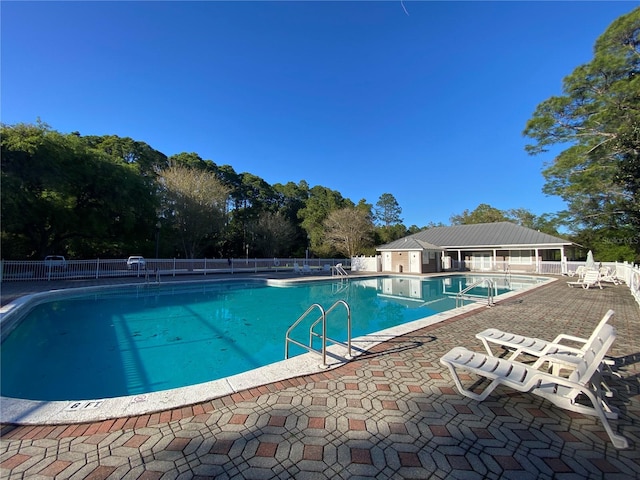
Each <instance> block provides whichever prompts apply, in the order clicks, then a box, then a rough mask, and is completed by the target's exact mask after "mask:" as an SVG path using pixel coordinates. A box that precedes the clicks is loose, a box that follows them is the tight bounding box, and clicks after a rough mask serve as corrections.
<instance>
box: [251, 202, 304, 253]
mask: <svg viewBox="0 0 640 480" xmlns="http://www.w3.org/2000/svg"><path fill="white" fill-rule="evenodd" d="M296 233H297V232H296V228H295V226H294V225H293V224H292V223H291V222H290V221H289V220H288V219H287V218H285V216H284V214H282V213H280V212H277V213H274V212H262V213H261V214H260V216H259V217H258V220H257V221H256V222H255V223H254V225H253V228H252V236H253V247H254V248H255V255H256V256H259V257H280V256H283V255H286V254H288V252H289V249H290V245H291V242H292V240H293V239H294V238H295V236H296Z"/></svg>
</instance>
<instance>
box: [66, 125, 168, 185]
mask: <svg viewBox="0 0 640 480" xmlns="http://www.w3.org/2000/svg"><path fill="white" fill-rule="evenodd" d="M72 135H76V136H80V134H79V133H78V132H74V133H72ZM83 138H84V139H85V141H86V142H87V144H88V146H89V147H90V148H93V149H96V150H100V151H102V152H105V153H106V154H107V155H109V156H110V157H113V158H117V159H120V160H122V161H123V162H124V163H126V164H131V165H135V166H136V167H137V168H138V171H139V172H140V173H141V174H142V175H144V176H151V177H152V178H155V172H157V171H158V170H159V169H162V168H165V167H166V166H167V156H166V155H165V154H164V153H162V152H159V151H157V150H155V149H153V148H151V147H150V146H149V145H147V144H146V143H144V142H139V141H136V140H133V139H132V138H129V137H119V136H117V135H104V136H94V135H88V136H86V137H83Z"/></svg>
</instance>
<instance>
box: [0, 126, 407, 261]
mask: <svg viewBox="0 0 640 480" xmlns="http://www.w3.org/2000/svg"><path fill="white" fill-rule="evenodd" d="M0 136H1V149H2V151H1V155H2V198H1V200H2V230H1V234H2V256H3V258H5V259H41V258H43V257H44V256H45V255H47V254H53V253H55V254H64V255H68V256H69V257H70V258H91V257H101V258H114V257H115V258H119V257H123V256H127V255H130V254H143V255H145V256H148V257H156V256H158V257H178V258H181V257H182V258H194V257H201V256H207V257H209V258H226V257H235V258H237V257H245V256H246V257H280V256H298V257H300V256H305V255H316V256H324V257H329V256H343V255H356V254H364V253H373V252H374V251H375V248H374V247H375V245H376V244H380V243H385V242H386V241H390V240H392V239H394V238H397V237H398V236H403V235H406V234H407V233H408V232H410V231H417V230H418V229H417V227H412V229H407V228H405V227H404V226H402V225H401V219H400V218H399V213H400V212H401V209H400V207H399V206H398V204H397V202H396V200H395V198H394V197H393V195H391V194H384V195H382V196H381V198H380V200H379V201H378V204H377V205H376V206H374V205H372V204H368V203H366V201H365V200H360V202H358V203H357V204H355V203H354V202H353V201H351V200H350V199H348V198H345V197H343V196H342V195H341V194H340V192H338V191H335V190H332V189H330V188H327V187H323V186H313V187H311V186H309V185H308V183H307V182H306V181H304V180H303V181H300V182H299V183H294V182H288V183H286V184H279V183H278V184H274V185H270V184H268V183H267V182H266V181H265V180H263V179H262V178H260V177H258V176H256V175H253V174H251V173H236V172H235V170H234V169H233V167H232V166H230V165H217V164H216V163H214V162H213V161H210V160H204V159H202V158H201V157H200V156H199V155H198V154H196V153H186V152H184V153H180V154H177V155H172V156H167V155H165V154H163V153H162V152H160V151H158V150H156V149H154V148H152V147H151V146H150V145H148V144H146V143H145V142H142V141H138V140H134V139H131V138H128V137H119V136H115V135H105V136H82V135H80V133H78V132H72V133H69V134H64V133H60V132H58V131H55V130H53V129H52V128H51V127H49V126H48V125H46V124H45V123H43V122H41V121H38V122H37V123H35V124H25V123H20V124H16V125H2V126H1V127H0ZM378 219H380V222H382V223H383V224H382V223H380V222H378Z"/></svg>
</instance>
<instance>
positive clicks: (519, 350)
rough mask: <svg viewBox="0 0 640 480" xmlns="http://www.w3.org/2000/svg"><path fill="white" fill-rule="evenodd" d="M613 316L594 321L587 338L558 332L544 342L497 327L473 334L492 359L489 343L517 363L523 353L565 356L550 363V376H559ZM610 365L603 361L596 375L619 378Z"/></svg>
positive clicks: (605, 389) (607, 389)
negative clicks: (602, 374)
mask: <svg viewBox="0 0 640 480" xmlns="http://www.w3.org/2000/svg"><path fill="white" fill-rule="evenodd" d="M614 313H615V312H614V311H613V310H608V311H607V313H605V314H604V316H603V317H602V319H601V320H600V322H598V325H596V328H594V329H593V333H592V334H591V336H590V337H589V338H582V337H576V336H574V335H567V334H565V333H561V334H560V335H558V336H557V337H556V338H554V339H553V340H552V341H550V342H548V341H546V340H541V339H539V338H535V337H525V336H523V335H518V334H515V333H509V332H504V331H502V330H498V329H497V328H487V329H486V330H483V331H482V332H480V333H477V334H476V338H477V339H478V340H480V341H481V342H482V344H483V345H484V348H485V349H486V350H487V353H488V354H489V355H491V356H492V357H493V356H495V355H494V353H493V351H492V349H491V345H490V344H494V345H498V346H500V347H502V348H504V349H506V350H509V351H511V355H510V356H509V357H508V358H507V359H508V360H517V357H518V356H519V355H521V354H523V353H524V354H527V355H531V356H533V357H543V356H545V355H555V354H558V353H560V354H564V355H567V357H564V358H563V361H562V362H559V363H553V362H551V367H552V370H551V371H552V373H553V375H559V374H560V371H561V370H562V369H563V368H570V369H572V370H573V369H574V368H575V365H576V364H577V362H578V359H579V358H581V357H583V356H584V354H585V352H586V348H587V346H588V345H589V344H590V342H592V341H593V339H595V338H596V337H597V336H598V335H600V332H601V331H602V327H604V325H606V324H607V322H608V321H609V319H610V318H611V317H612V316H613V315H614ZM564 342H571V343H572V344H573V345H566V344H565V343H564ZM576 344H578V345H580V346H578V345H576ZM571 357H573V358H571ZM614 364H615V362H614V361H613V360H611V359H606V358H605V359H603V360H602V368H600V369H599V372H600V373H607V374H608V375H615V376H616V377H618V378H619V377H620V375H619V374H618V373H616V372H614V371H613V370H612V369H611V367H612V366H613V365H614ZM601 384H602V387H603V389H604V391H605V394H606V396H607V397H611V396H613V392H612V391H611V389H610V388H609V386H608V385H607V384H606V383H605V382H604V381H601Z"/></svg>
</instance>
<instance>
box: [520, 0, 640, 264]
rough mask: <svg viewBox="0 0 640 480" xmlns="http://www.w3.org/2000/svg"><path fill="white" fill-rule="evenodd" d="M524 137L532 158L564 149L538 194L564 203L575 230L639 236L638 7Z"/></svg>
mask: <svg viewBox="0 0 640 480" xmlns="http://www.w3.org/2000/svg"><path fill="white" fill-rule="evenodd" d="M524 135H526V136H527V137H529V138H530V139H532V140H533V143H532V144H530V145H527V147H526V149H527V151H528V152H529V153H531V154H533V155H535V154H539V153H542V152H545V151H547V150H548V148H549V147H550V146H553V145H559V146H560V147H561V148H564V149H563V150H562V151H561V152H560V153H559V154H558V155H557V156H556V157H555V159H554V161H553V163H552V164H551V165H550V166H549V167H548V168H546V169H545V170H544V171H543V175H544V177H545V179H546V183H545V185H544V192H545V193H547V194H550V195H558V196H560V197H562V198H563V200H565V201H566V202H567V205H568V209H567V212H566V215H565V217H566V219H567V220H568V221H570V222H571V224H572V225H573V226H574V228H592V229H601V228H605V229H609V230H617V229H620V228H625V227H626V226H629V225H630V226H631V227H632V228H633V230H634V236H635V235H638V234H640V9H638V8H636V9H635V10H633V11H632V12H630V13H628V14H626V15H623V16H622V17H620V18H618V19H617V20H615V21H614V22H613V23H612V24H611V25H610V26H609V28H608V29H607V30H606V31H605V32H604V33H603V34H602V35H601V36H600V37H599V38H598V39H597V40H596V42H595V46H594V54H593V59H592V60H591V61H590V62H588V63H586V64H584V65H580V66H578V67H577V68H576V69H575V70H574V71H573V72H572V73H571V74H570V75H568V76H567V77H565V78H564V80H563V94H562V95H560V96H553V97H551V98H549V99H547V100H545V101H544V102H542V103H541V104H540V105H538V107H537V108H536V110H535V112H534V113H533V116H532V118H531V119H530V120H529V121H528V122H527V124H526V128H525V130H524ZM636 252H640V245H637V246H636Z"/></svg>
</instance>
